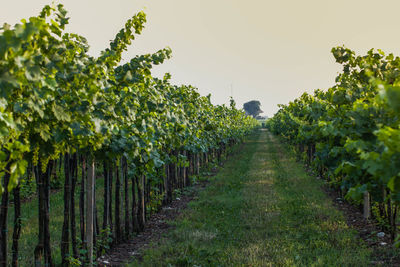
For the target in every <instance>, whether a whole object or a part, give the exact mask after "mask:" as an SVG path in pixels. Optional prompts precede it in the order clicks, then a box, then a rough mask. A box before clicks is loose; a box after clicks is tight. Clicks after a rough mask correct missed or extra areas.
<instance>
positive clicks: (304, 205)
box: [131, 131, 370, 266]
mask: <svg viewBox="0 0 400 267" xmlns="http://www.w3.org/2000/svg"><path fill="white" fill-rule="evenodd" d="M321 183H322V182H321V181H319V180H317V179H315V178H313V177H310V176H308V175H307V174H306V173H305V171H304V170H303V167H302V166H301V165H300V164H298V163H296V162H295V160H294V158H293V157H292V156H291V155H290V154H289V153H287V152H286V151H285V149H284V147H283V146H282V145H281V144H280V143H279V142H278V140H277V139H275V138H274V137H273V136H271V135H270V134H269V133H268V132H266V131H259V132H258V133H256V134H255V135H253V136H251V137H250V138H249V140H248V141H247V142H246V143H245V144H244V145H243V146H242V147H241V148H240V149H239V151H238V153H237V154H236V155H234V156H232V157H230V158H229V160H228V161H227V162H226V164H225V166H224V168H223V169H221V170H220V172H219V173H218V175H217V176H215V177H213V178H212V181H211V182H210V185H209V186H208V187H207V188H206V189H205V190H204V191H202V192H201V193H200V194H199V196H198V198H197V199H196V200H195V201H193V202H191V203H190V206H189V207H190V208H189V209H188V210H187V211H186V212H185V213H184V214H182V216H180V218H179V219H178V220H177V221H175V222H173V223H174V224H175V226H176V228H175V229H174V230H173V231H171V232H170V233H169V234H168V235H167V236H166V237H165V238H163V239H162V240H160V241H159V243H158V244H153V245H152V246H153V248H151V249H148V250H146V251H145V253H144V257H143V261H142V262H140V263H138V262H136V263H132V264H131V266H137V265H140V266H368V265H369V262H370V261H369V257H370V251H369V250H368V249H367V248H365V246H363V245H362V244H361V241H359V240H358V239H357V238H356V233H355V232H354V231H353V230H351V229H349V228H348V227H347V225H346V223H345V221H344V219H343V216H342V215H341V214H340V212H339V211H337V210H336V209H334V207H333V205H332V203H331V200H330V199H329V198H328V197H327V196H325V194H324V193H323V192H322V191H321V189H320V187H321Z"/></svg>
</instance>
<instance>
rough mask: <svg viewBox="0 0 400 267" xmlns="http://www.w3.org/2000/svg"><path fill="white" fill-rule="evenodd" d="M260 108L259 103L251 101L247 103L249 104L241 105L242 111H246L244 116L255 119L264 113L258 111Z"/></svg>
mask: <svg viewBox="0 0 400 267" xmlns="http://www.w3.org/2000/svg"><path fill="white" fill-rule="evenodd" d="M260 107H261V103H260V101H257V100H252V101H249V102H247V103H244V104H243V109H244V111H246V114H247V115H250V116H253V118H255V117H257V116H258V114H260V113H263V112H264V111H262V110H261V109H260Z"/></svg>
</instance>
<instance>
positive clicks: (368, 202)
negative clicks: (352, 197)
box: [364, 191, 371, 219]
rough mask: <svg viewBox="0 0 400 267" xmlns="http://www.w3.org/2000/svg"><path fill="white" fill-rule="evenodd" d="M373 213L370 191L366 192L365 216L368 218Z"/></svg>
mask: <svg viewBox="0 0 400 267" xmlns="http://www.w3.org/2000/svg"><path fill="white" fill-rule="evenodd" d="M370 214H371V208H370V200H369V193H368V191H365V192H364V218H365V219H368V218H369V216H370Z"/></svg>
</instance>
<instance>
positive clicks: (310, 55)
mask: <svg viewBox="0 0 400 267" xmlns="http://www.w3.org/2000/svg"><path fill="white" fill-rule="evenodd" d="M0 3H1V4H0V7H1V9H0V24H3V23H4V22H7V23H9V24H15V23H17V22H18V21H19V20H20V19H22V18H28V17H30V16H35V15H37V14H38V13H39V11H40V10H41V9H42V7H43V6H44V5H46V4H51V1H46V0H0ZM56 3H62V4H64V5H65V7H66V9H67V10H68V12H69V15H68V16H69V17H70V24H69V26H68V28H67V31H69V32H74V33H77V34H80V35H83V36H84V37H86V38H87V39H88V42H89V44H90V46H91V50H90V53H91V54H93V55H98V53H99V52H100V51H101V50H103V49H104V48H106V47H108V44H109V41H110V40H111V39H113V38H114V36H115V34H116V33H117V32H118V31H119V29H121V28H122V27H123V25H124V23H125V21H126V20H127V19H128V18H130V17H131V16H132V15H133V14H135V13H137V12H139V11H141V10H144V11H145V12H146V14H147V20H148V22H147V24H146V27H145V30H144V31H143V33H142V35H141V36H140V37H139V38H137V39H136V40H135V41H134V43H133V44H132V46H131V47H130V48H129V50H128V52H127V53H125V55H124V60H125V61H127V60H129V59H130V58H132V57H134V56H135V55H137V54H144V53H151V52H155V51H157V50H159V49H161V48H164V47H166V46H169V47H171V48H172V52H173V57H172V59H170V60H169V61H167V62H165V63H164V64H163V65H161V66H157V67H156V68H155V69H154V71H153V73H154V75H155V76H163V73H165V72H170V73H171V74H172V77H173V82H174V83H175V84H191V85H193V86H196V87H198V88H199V92H200V93H201V94H202V95H207V94H209V93H211V95H212V98H211V99H212V102H213V103H214V104H223V103H226V104H227V103H229V96H230V95H231V86H232V88H233V97H234V99H235V100H236V102H237V104H238V106H239V107H242V106H243V103H244V102H247V101H250V100H259V101H260V102H261V105H262V106H261V108H262V110H264V111H265V113H264V114H263V115H267V116H272V115H273V114H274V113H275V112H276V111H277V104H286V103H288V102H289V101H291V100H293V99H295V98H296V97H298V96H300V95H301V94H302V93H303V92H304V91H307V92H312V91H313V90H314V89H318V88H320V89H327V88H329V87H330V86H332V85H333V84H334V79H335V77H336V75H337V73H338V72H339V71H340V70H341V67H340V65H338V64H337V63H335V61H334V58H333V56H332V55H331V53H330V50H331V48H332V47H334V46H338V45H343V44H344V45H346V46H347V47H348V48H350V49H353V50H355V51H356V52H357V53H362V54H364V53H365V52H366V51H367V50H369V49H370V48H380V49H382V50H383V51H384V52H386V53H394V54H395V55H399V54H400V33H399V28H400V27H399V26H400V20H399V15H398V14H399V11H400V1H399V0H380V1H376V0H375V1H372V0H335V1H327V0H300V1H299V0H290V1H289V0H275V1H269V0H246V1H245V0H241V1H239V0H112V1H111V0H107V1H106V0H65V1H56Z"/></svg>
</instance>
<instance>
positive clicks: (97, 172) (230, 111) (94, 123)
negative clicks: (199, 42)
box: [0, 5, 256, 266]
mask: <svg viewBox="0 0 400 267" xmlns="http://www.w3.org/2000/svg"><path fill="white" fill-rule="evenodd" d="M68 20H69V18H67V12H66V10H65V9H64V8H63V6H62V5H58V6H57V7H50V6H46V7H45V8H44V9H43V10H42V12H41V13H40V14H39V16H36V17H31V18H29V20H22V21H21V23H20V24H16V25H15V26H14V27H11V26H10V25H7V24H5V25H4V26H3V27H2V28H1V30H0V88H1V92H0V146H1V150H0V181H1V183H0V193H1V209H0V230H1V231H0V266H7V265H8V264H9V263H11V264H12V265H13V266H18V262H19V259H20V255H19V249H18V241H19V239H20V235H21V226H22V224H23V222H22V220H21V216H23V215H21V205H22V204H21V201H20V198H21V197H20V190H21V187H23V186H24V183H26V182H27V181H29V180H31V179H34V180H35V184H36V190H37V192H36V195H37V201H38V210H39V216H38V225H39V229H38V242H37V245H36V247H35V248H32V251H31V252H30V255H34V264H35V265H36V266H54V264H55V261H56V259H59V260H60V262H61V264H62V266H68V265H69V264H70V263H71V262H75V263H76V262H79V263H80V264H90V262H91V261H92V255H91V251H92V246H93V248H94V250H95V251H94V253H95V255H93V257H94V258H96V257H98V256H100V255H102V253H104V252H105V250H107V249H108V248H109V247H110V246H112V245H115V244H117V243H120V242H123V241H124V240H126V239H128V238H130V237H132V236H133V235H134V233H137V232H139V231H141V230H143V228H144V225H145V222H146V220H147V218H148V217H149V215H150V213H152V212H154V211H155V210H157V209H158V208H159V207H160V205H161V204H167V203H170V202H171V201H172V199H173V194H174V191H175V190H177V189H182V188H183V187H184V186H187V185H189V184H190V182H191V180H190V179H189V176H191V175H196V174H198V173H199V169H200V167H201V166H203V165H205V164H207V162H208V161H211V160H219V161H220V160H221V158H222V157H223V156H225V155H226V153H227V151H228V149H229V147H230V146H232V145H233V144H235V143H237V142H240V141H241V140H242V139H243V137H244V136H245V135H246V134H247V133H249V131H250V130H251V129H252V128H254V127H255V126H256V122H255V121H254V120H253V119H251V118H249V117H247V116H245V114H244V113H243V112H242V111H239V110H238V109H236V108H235V103H234V101H233V100H231V105H230V107H226V106H225V105H222V106H214V105H212V104H211V102H210V97H209V96H208V97H203V96H200V94H199V93H198V92H197V90H196V88H194V87H192V86H186V85H182V86H175V85H172V84H171V83H170V82H169V80H170V75H169V74H166V75H165V76H164V78H163V79H157V78H154V77H152V76H151V68H152V66H153V65H157V64H161V63H163V62H164V61H165V60H166V59H168V58H170V55H171V50H170V49H169V48H165V49H162V50H160V51H158V52H156V53H154V54H146V55H140V56H137V57H135V58H133V59H131V60H130V61H129V62H127V63H125V64H122V65H121V64H120V61H121V58H122V53H123V52H124V51H125V50H126V49H127V47H128V45H130V44H131V42H132V41H133V40H134V39H135V37H136V36H137V35H138V34H140V33H141V32H142V30H143V28H144V23H145V22H146V15H145V14H144V13H143V12H140V13H138V14H136V15H135V16H133V17H132V18H131V19H129V20H128V21H127V22H126V24H125V27H124V28H123V29H121V31H120V32H119V33H118V34H117V35H116V37H115V39H114V40H113V41H112V42H111V43H110V47H109V48H107V49H105V50H104V51H103V52H102V53H101V55H100V56H99V57H93V56H90V55H89V54H88V49H89V46H88V44H87V41H86V39H85V38H84V37H82V36H79V35H76V34H71V33H66V32H65V31H64V28H65V25H66V24H68ZM94 176H101V177H102V178H103V181H104V192H96V191H95V189H96V186H95V184H94V185H93V184H91V183H92V182H94V183H96V180H98V179H95V178H94ZM60 178H62V179H63V180H62V181H63V183H64V186H63V190H64V216H63V227H62V230H60V231H62V234H61V241H60V248H59V252H60V256H59V257H57V256H54V251H53V248H52V247H53V246H52V244H53V242H54V240H52V239H51V231H50V225H51V223H52V220H51V215H50V206H51V203H50V189H51V184H52V182H53V180H57V179H60ZM78 190H79V191H78ZM11 194H12V195H11ZM92 194H93V196H92ZM77 195H79V198H76V196H77ZM100 197H101V198H102V201H103V202H102V207H101V208H102V215H103V216H102V218H101V217H100V216H98V214H99V213H100V211H99V210H98V209H99V206H98V205H94V206H93V203H92V204H90V203H91V201H94V203H96V198H100ZM10 198H12V204H13V206H14V209H15V211H14V216H15V218H14V223H13V225H12V228H13V238H12V249H11V250H10V249H9V243H10V235H9V234H8V228H9V225H8V223H7V222H8V219H7V215H8V209H9V206H10ZM77 206H79V210H78V213H79V216H78V214H76V213H77V210H76V207H77ZM91 209H93V210H91ZM92 216H93V218H92ZM78 217H79V218H78ZM91 218H92V219H91ZM77 222H78V225H77ZM92 224H93V225H92ZM78 226H79V227H78ZM92 231H93V234H91V232H92ZM88 233H89V234H88ZM10 251H11V252H10ZM10 253H11V254H10ZM60 262H59V263H60ZM25 264H31V265H33V259H32V261H29V262H28V263H25Z"/></svg>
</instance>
